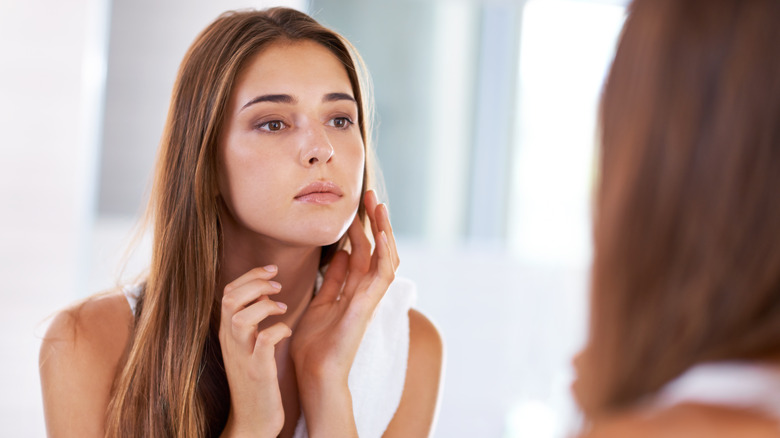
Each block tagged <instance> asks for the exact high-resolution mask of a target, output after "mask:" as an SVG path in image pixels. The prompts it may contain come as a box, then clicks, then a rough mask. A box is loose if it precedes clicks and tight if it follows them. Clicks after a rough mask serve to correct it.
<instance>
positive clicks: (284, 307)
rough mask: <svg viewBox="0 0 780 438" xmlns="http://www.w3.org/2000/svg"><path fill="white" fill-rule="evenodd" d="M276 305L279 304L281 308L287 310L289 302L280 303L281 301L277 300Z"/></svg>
mask: <svg viewBox="0 0 780 438" xmlns="http://www.w3.org/2000/svg"><path fill="white" fill-rule="evenodd" d="M276 305H277V306H279V308H280V309H282V310H287V304H284V303H280V302H279V301H277V302H276Z"/></svg>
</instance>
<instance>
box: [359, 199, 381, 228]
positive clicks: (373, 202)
mask: <svg viewBox="0 0 780 438" xmlns="http://www.w3.org/2000/svg"><path fill="white" fill-rule="evenodd" d="M363 199H364V201H363V202H364V205H365V207H366V214H367V215H368V221H369V223H370V224H371V234H372V235H374V236H376V233H378V232H379V230H378V229H377V222H376V206H377V204H378V203H379V201H377V199H376V192H374V191H373V190H369V191H367V192H366V196H364V198H363Z"/></svg>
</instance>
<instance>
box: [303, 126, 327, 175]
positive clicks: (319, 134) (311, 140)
mask: <svg viewBox="0 0 780 438" xmlns="http://www.w3.org/2000/svg"><path fill="white" fill-rule="evenodd" d="M333 152H334V151H333V145H332V144H331V143H330V139H329V138H328V135H327V134H326V133H325V132H324V130H321V129H316V128H314V129H312V130H310V132H309V135H307V136H306V138H305V139H304V144H303V147H302V149H301V164H303V165H304V166H305V167H310V166H314V165H315V164H317V163H327V162H328V161H330V159H331V158H333Z"/></svg>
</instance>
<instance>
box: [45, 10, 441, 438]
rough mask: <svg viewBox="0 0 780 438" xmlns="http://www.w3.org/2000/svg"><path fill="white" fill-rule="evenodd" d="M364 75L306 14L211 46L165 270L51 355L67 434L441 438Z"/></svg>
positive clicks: (91, 312)
mask: <svg viewBox="0 0 780 438" xmlns="http://www.w3.org/2000/svg"><path fill="white" fill-rule="evenodd" d="M361 66H362V62H361V60H360V58H359V57H358V55H357V53H356V52H355V51H354V48H353V47H352V46H351V45H350V44H349V43H348V42H347V41H346V40H344V39H343V38H342V37H340V36H339V35H337V34H335V33H334V32H332V31H330V30H328V29H326V28H324V27H322V26H320V25H319V24H318V23H316V22H315V21H314V20H312V19H311V18H310V17H308V16H306V15H305V14H303V13H300V12H297V11H294V10H290V9H282V8H277V9H270V10H267V11H260V12H257V11H250V12H231V13H226V14H224V15H222V16H221V17H219V18H218V19H217V20H216V21H215V22H214V23H212V24H211V25H210V26H208V27H207V28H206V29H205V30H204V31H203V33H201V34H200V35H199V36H198V38H197V39H196V40H195V42H194V43H193V45H192V46H191V48H190V50H189V51H188V53H187V55H186V56H185V58H184V61H183V62H182V65H181V68H180V71H179V75H178V79H177V81H176V85H175V86H174V92H173V96H172V102H171V108H170V111H169V116H168V121H167V123H166V128H165V131H164V133H163V139H162V144H161V148H160V154H159V158H158V164H157V171H156V176H155V182H154V191H153V196H152V199H151V203H150V212H151V217H152V221H153V224H154V227H153V229H154V243H153V254H152V260H151V265H150V269H149V274H148V276H147V277H146V279H145V281H144V282H143V283H142V284H141V285H139V286H135V287H130V288H126V289H125V290H124V292H123V293H120V292H117V293H113V294H109V295H107V296H105V297H100V298H94V299H90V300H87V301H86V302H84V303H82V304H80V305H77V306H75V307H74V308H72V309H68V310H66V311H64V312H62V313H61V314H60V315H58V316H57V317H56V318H55V320H54V321H53V323H52V324H51V326H50V329H49V331H48V334H47V336H46V339H45V341H44V342H43V345H42V347H41V381H42V387H43V395H44V408H45V416H46V424H47V430H48V433H49V435H50V436H79V437H85V436H105V435H107V436H112V437H113V436H128V437H130V436H149V437H155V436H182V437H193V436H224V437H233V436H236V437H237V436H257V437H276V436H283V437H290V436H296V437H300V436H307V435H311V436H326V437H333V436H338V437H349V436H357V435H358V434H360V436H369V437H370V436H387V437H395V436H403V437H409V436H427V435H428V434H429V433H430V431H431V429H432V424H433V421H434V416H435V411H436V405H437V397H438V390H439V387H438V386H439V379H440V373H441V363H442V345H441V340H440V337H439V335H438V333H437V331H436V329H435V328H434V327H433V325H432V324H431V323H430V322H429V321H428V320H427V319H426V318H425V317H424V316H423V315H421V314H420V313H418V312H416V311H414V310H411V309H410V302H411V299H412V298H413V296H412V294H413V291H412V290H411V289H410V286H409V285H408V284H407V283H404V282H402V281H400V280H398V281H394V273H395V270H396V268H397V266H398V255H397V253H396V248H395V240H394V238H393V233H392V229H391V227H390V222H389V217H388V213H387V209H386V208H385V207H384V205H381V204H379V205H378V204H377V199H376V196H375V195H374V193H373V192H372V191H370V190H368V188H369V187H370V183H371V182H370V166H369V162H368V159H367V157H368V156H369V154H368V152H369V151H370V149H369V139H370V116H371V105H370V103H371V98H370V96H369V95H368V88H367V86H366V84H365V83H364V79H365V76H364V75H362V74H361V73H360V69H361ZM364 225H366V226H364ZM367 230H370V233H371V234H372V236H373V240H374V241H375V242H376V244H375V247H374V248H373V250H372V245H371V243H370V241H369V239H368V237H367ZM347 249H348V251H347ZM320 272H324V278H323V277H321V276H320ZM380 300H381V301H380ZM128 304H130V305H129V306H128ZM131 309H132V311H131Z"/></svg>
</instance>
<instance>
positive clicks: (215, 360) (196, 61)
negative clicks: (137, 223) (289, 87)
mask: <svg viewBox="0 0 780 438" xmlns="http://www.w3.org/2000/svg"><path fill="white" fill-rule="evenodd" d="M280 40H289V41H296V40H311V41H314V42H317V43H319V44H321V45H323V46H324V47H326V48H327V49H328V50H330V51H331V52H332V53H333V54H334V55H335V56H336V57H337V58H338V59H339V60H340V61H341V62H342V63H343V64H344V67H345V69H346V70H347V74H348V76H349V80H350V82H351V85H352V90H353V93H354V94H355V96H354V97H355V99H356V100H357V102H358V122H359V127H360V132H361V136H362V138H363V142H364V144H365V146H366V157H367V163H366V166H365V167H364V178H363V190H364V191H365V190H366V187H368V186H369V183H370V182H369V177H370V175H369V169H370V166H369V164H368V161H370V157H371V148H370V143H371V141H370V140H371V132H370V128H371V117H372V114H373V108H372V107H371V105H372V100H371V97H370V88H369V82H368V79H367V76H366V73H365V69H364V66H363V63H362V60H361V59H360V57H359V55H358V54H357V52H356V51H355V50H354V47H352V46H351V45H350V43H349V42H348V41H346V40H345V39H344V38H342V37H341V36H339V35H338V34H336V33H335V32H333V31H331V30H329V29H326V28H324V27H323V26H321V25H320V24H318V23H317V22H316V21H314V20H313V19H312V18H311V17H309V16H307V15H306V14H304V13H302V12H298V11H295V10H292V9H286V8H274V9H269V10H265V11H241V12H227V13H225V14H223V15H221V16H220V17H219V18H218V19H217V20H216V21H214V22H213V23H212V24H211V25H209V26H208V27H207V28H206V29H205V30H204V31H203V32H202V33H201V34H200V35H199V36H198V37H197V38H196V39H195V41H194V43H193V44H192V46H191V47H190V49H189V51H188V52H187V54H186V55H185V57H184V60H183V61H182V64H181V67H180V69H179V73H178V77H177V80H176V84H175V85H174V90H173V95H172V99H171V106H170V109H169V112H168V119H167V122H166V125H165V130H164V132H163V136H162V141H161V145H160V150H159V155H158V161H157V167H156V174H155V180H154V186H153V193H152V198H151V201H150V204H149V212H150V215H151V222H152V224H153V227H154V228H153V231H154V234H153V236H154V237H153V248H152V251H153V252H152V260H151V265H150V269H149V275H148V277H147V279H146V283H145V286H144V289H143V292H142V296H141V298H140V300H139V302H138V306H137V309H136V322H135V325H134V329H133V333H132V339H131V343H130V347H129V351H128V354H127V362H126V364H125V366H124V368H123V369H122V370H121V373H119V375H118V377H117V380H116V382H115V385H114V389H113V395H112V399H111V402H110V405H109V407H108V413H107V422H106V435H107V436H111V437H114V436H126V437H131V436H132V437H137V436H144V437H158V436H185V437H193V436H217V435H219V433H220V432H221V431H222V429H223V428H224V425H225V423H226V421H227V416H228V411H229V407H230V395H229V388H228V383H227V378H226V376H225V372H224V368H223V364H222V354H221V350H220V346H219V341H218V337H217V331H218V327H219V314H220V312H219V309H220V300H221V291H217V290H215V289H216V281H217V273H218V269H219V265H218V261H219V260H220V251H221V241H220V236H221V233H220V217H219V211H220V209H219V207H218V198H217V197H218V190H217V182H216V181H217V178H216V176H217V165H216V162H217V160H216V150H217V139H218V137H219V133H220V131H221V129H222V123H223V120H224V118H225V112H226V107H227V102H228V99H229V96H230V94H231V91H232V88H233V84H234V81H235V78H236V76H237V75H238V73H239V72H240V70H241V69H242V67H243V66H244V65H245V64H246V63H247V61H248V60H249V59H250V58H251V57H252V56H253V55H255V54H257V53H259V51H261V50H262V49H263V48H264V47H267V46H268V45H270V44H272V43H274V42H276V41H280ZM359 214H360V215H361V218H364V215H365V212H364V211H363V208H362V206H361V208H360V210H359ZM343 240H344V239H342V240H341V241H340V242H338V243H336V244H334V245H331V246H329V247H325V248H323V252H322V259H321V264H325V263H327V262H328V260H329V258H330V257H331V256H332V254H333V253H334V252H335V249H336V248H337V247H338V246H339V245H341V244H343Z"/></svg>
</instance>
